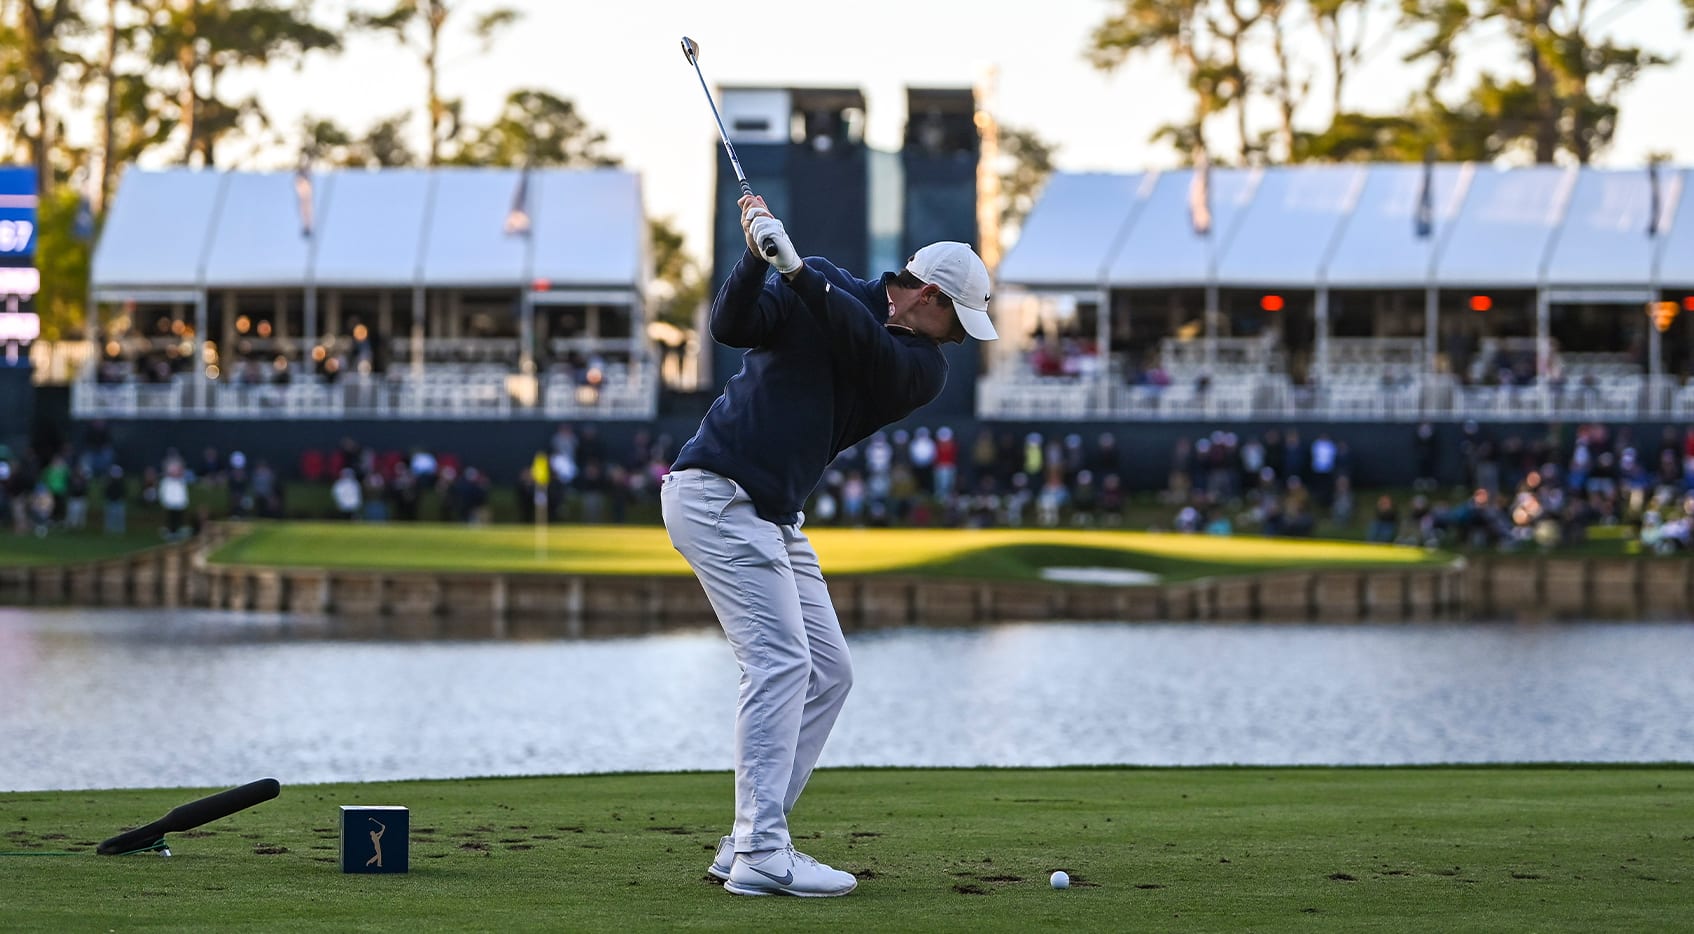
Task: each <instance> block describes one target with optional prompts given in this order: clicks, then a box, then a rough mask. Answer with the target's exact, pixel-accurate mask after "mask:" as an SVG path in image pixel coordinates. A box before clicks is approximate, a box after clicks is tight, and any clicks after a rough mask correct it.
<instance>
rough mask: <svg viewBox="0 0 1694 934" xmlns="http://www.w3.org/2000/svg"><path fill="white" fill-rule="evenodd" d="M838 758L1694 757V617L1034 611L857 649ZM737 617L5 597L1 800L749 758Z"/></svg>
mask: <svg viewBox="0 0 1694 934" xmlns="http://www.w3.org/2000/svg"><path fill="white" fill-rule="evenodd" d="M848 638H849V643H850V645H851V647H852V650H853V653H854V660H855V668H856V672H857V681H856V684H855V686H854V690H853V694H852V696H851V697H850V698H849V700H848V702H847V707H846V710H845V712H844V713H843V714H842V717H841V720H840V723H839V724H838V725H837V727H836V730H835V733H834V735H833V736H832V737H831V738H830V742H829V745H828V746H827V747H826V748H825V750H824V756H823V764H824V765H826V766H831V765H834V766H840V765H912V766H969V765H998V766H1045V765H1060V764H1085V763H1122V764H1137V765H1178V764H1182V765H1188V764H1219V763H1252V764H1402V763H1436V762H1494V761H1612V762H1648V761H1667V760H1675V761H1690V760H1694V718H1691V717H1690V715H1689V711H1690V710H1694V666H1691V665H1690V663H1689V660H1690V659H1694V625H1690V624H1687V623H1683V624H1612V623H1607V624H1571V625H1382V626H1360V625H1347V626H1315V625H1313V626H1307V625H1211V624H1195V623H1183V624H1170V625H1149V624H1101V623H1077V624H1069V623H1031V624H1014V625H996V626H986V627H979V628H970V629H947V630H938V629H906V630H895V631H882V632H874V633H863V634H854V635H850V636H849V637H848ZM736 678H737V672H736V669H735V663H734V659H733V657H732V656H731V654H730V652H729V649H728V646H727V645H726V644H725V643H724V640H723V639H722V637H721V635H719V634H718V633H717V632H716V630H700V631H697V632H688V633H678V634H667V635H653V636H641V637H631V638H616V639H603V640H588V641H534V642H526V641H442V642H411V641H408V642H392V641H369V640H363V641H361V640H359V639H349V638H346V637H345V636H344V635H343V634H340V633H338V632H337V631H336V629H335V624H334V623H333V621H327V620H313V619H305V620H301V619H290V618H286V617H274V616H272V617H266V616H251V615H240V614H225V613H216V612H198V611H195V612H174V613H171V612H164V611H158V612H154V611H134V610H110V611H106V610H64V611H55V610H33V609H32V610H4V609H0V790H13V791H15V790H34V789H71V788H107V787H141V786H218V785H232V784H237V783H240V782H245V781H250V780H252V779H254V778H259V777H263V776H275V777H276V778H278V779H280V780H281V781H282V782H283V783H284V784H290V783H310V782H326V781H367V780H381V779H402V778H446V777H457V776H467V775H531V774H552V773H578V772H600V771H622V770H671V769H713V770H717V769H728V768H730V756H731V743H732V733H731V720H732V718H733V715H734V708H735V689H736Z"/></svg>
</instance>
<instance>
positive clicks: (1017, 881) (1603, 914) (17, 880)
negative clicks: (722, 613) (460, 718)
mask: <svg viewBox="0 0 1694 934" xmlns="http://www.w3.org/2000/svg"><path fill="white" fill-rule="evenodd" d="M199 793H201V792H199V791H198V790H141V791H136V790H130V791H100V792H87V791H68V792H16V793H9V794H0V828H4V833H5V835H6V839H5V844H4V846H5V848H6V849H8V850H10V851H12V852H14V853H49V852H65V853H69V854H70V855H65V856H62V857H58V858H48V857H42V858H27V857H22V856H11V855H8V856H5V857H0V898H3V900H4V904H5V912H4V923H3V925H0V926H3V927H4V928H5V929H6V930H9V931H64V930H120V931H135V930H165V929H168V930H209V931H210V930H216V931H290V930H336V931H417V930H467V931H649V930H652V931H661V930H679V929H682V930H702V931H747V930H770V931H792V930H842V931H990V932H993V931H1008V932H1010V931H1018V932H1022V931H1029V930H1078V931H1141V930H1147V931H1248V930H1251V931H1271V932H1275V931H1301V932H1307V931H1347V932H1353V931H1415V930H1424V931H1441V932H1449V931H1477V932H1501V931H1585V932H1586V931H1608V932H1613V931H1654V932H1660V931H1677V930H1684V931H1686V930H1690V929H1691V927H1694V915H1691V914H1690V911H1689V905H1690V901H1689V898H1688V891H1689V890H1688V885H1689V883H1690V882H1691V881H1694V817H1691V816H1690V809H1689V802H1690V800H1691V794H1694V769H1689V768H1687V767H1681V766H1618V767H1559V766H1529V767H1441V768H1204V769H1162V768H1161V769H1133V768H1099V769H1086V768H1076V769H1018V770H933V769H925V770H904V769H846V770H842V769H828V770H823V771H820V772H819V773H817V775H816V776H814V778H813V780H812V783H811V785H810V786H809V787H808V789H807V792H806V795H805V797H804V798H802V799H801V802H800V805H799V807H798V808H797V809H796V811H795V813H794V815H793V827H794V831H795V834H796V841H795V842H796V844H797V845H798V846H799V847H800V848H801V849H802V850H805V851H806V852H809V853H811V854H813V855H815V856H817V857H819V858H820V859H822V860H823V861H825V862H828V863H831V864H832V865H834V866H836V867H837V868H841V869H846V870H849V871H851V872H854V873H855V874H857V875H858V877H859V879H860V884H859V888H858V891H856V892H854V893H853V894H852V895H849V896H847V897H845V898H838V899H794V898H783V897H767V898H747V897H738V896H734V895H730V894H728V893H726V892H724V891H723V890H722V889H721V887H720V886H719V885H717V884H715V883H714V881H713V880H712V879H710V878H709V877H708V876H707V875H706V873H705V868H706V865H707V864H708V863H709V862H710V861H711V858H712V851H713V848H714V847H715V846H716V844H717V839H718V836H719V835H720V834H722V833H724V832H725V831H726V828H727V824H728V821H729V818H730V801H731V797H732V793H733V791H732V779H731V777H730V776H729V775H728V774H727V773H685V774H647V775H596V776H576V777H535V778H511V779H475V780H459V781H421V782H397V783H373V784H366V785H316V786H295V787H290V786H289V785H287V784H286V782H285V783H284V786H283V792H282V795H281V797H279V798H277V799H276V800H274V801H270V802H266V803H264V804H261V805H259V806H258V807H255V808H253V809H251V810H249V811H246V812H242V813H240V814H237V815H234V816H232V817H229V818H226V819H224V820H221V821H218V822H216V823H213V824H209V825H206V826H204V827H202V828H200V829H199V830H197V831H191V832H187V833H181V834H175V835H172V837H171V838H170V843H171V848H172V850H173V852H174V853H175V854H176V855H174V856H172V857H170V858H168V859H167V858H161V857H156V856H151V855H134V856H123V857H103V856H95V855H92V851H93V847H94V844H95V842H96V841H98V840H100V839H102V838H103V837H105V836H106V835H108V834H111V833H115V832H117V831H118V830H119V829H121V828H123V827H126V826H130V825H134V824H138V823H143V822H145V821H147V820H150V819H152V818H153V817H156V816H158V815H159V814H161V813H163V812H164V811H166V810H168V809H169V808H170V807H171V806H173V805H175V804H178V803H181V802H182V801H184V800H187V799H189V798H191V797H194V796H196V795H197V794H199ZM379 800H380V801H383V802H385V803H393V804H396V805H401V806H405V807H407V808H409V810H410V814H411V816H412V828H411V832H412V839H411V843H412V849H411V872H409V873H407V874H403V875H402V874H392V875H344V874H343V873H342V872H341V871H340V865H339V859H338V853H337V848H338V841H337V837H338V833H339V831H338V828H337V824H336V820H337V814H338V809H339V807H340V806H341V805H344V804H350V803H355V804H356V803H360V802H372V801H379ZM1056 869H1064V870H1066V871H1067V872H1069V873H1070V876H1071V880H1072V882H1071V887H1070V888H1069V889H1067V890H1064V891H1055V890H1053V889H1052V888H1050V887H1049V885H1048V882H1047V878H1048V875H1049V874H1050V873H1051V872H1052V871H1054V870H1056Z"/></svg>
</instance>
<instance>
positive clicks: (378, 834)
mask: <svg viewBox="0 0 1694 934" xmlns="http://www.w3.org/2000/svg"><path fill="white" fill-rule="evenodd" d="M367 819H368V820H369V821H370V822H371V823H373V824H375V825H376V829H375V830H373V831H371V832H370V833H371V849H373V850H375V851H376V853H375V854H374V855H373V856H371V858H370V859H367V860H365V865H366V866H373V865H374V866H375V867H376V868H378V869H381V868H382V835H383V834H385V833H387V832H388V828H387V827H386V826H385V825H384V824H383V823H382V821H379V820H377V819H376V818H374V817H372V818H367Z"/></svg>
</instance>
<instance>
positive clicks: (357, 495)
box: [329, 467, 364, 521]
mask: <svg viewBox="0 0 1694 934" xmlns="http://www.w3.org/2000/svg"><path fill="white" fill-rule="evenodd" d="M329 495H330V498H331V499H332V500H334V502H335V517H336V518H337V519H346V520H349V521H351V520H353V519H357V518H359V510H360V507H362V506H363V505H364V491H363V490H362V489H361V488H360V485H359V477H358V474H357V473H355V472H354V470H353V468H351V467H343V468H341V473H340V475H339V476H337V477H336V478H335V483H334V484H332V485H331V486H330V488H329Z"/></svg>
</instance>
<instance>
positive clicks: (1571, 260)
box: [1547, 169, 1658, 287]
mask: <svg viewBox="0 0 1694 934" xmlns="http://www.w3.org/2000/svg"><path fill="white" fill-rule="evenodd" d="M1651 190H1652V189H1651V185H1650V184H1649V182H1648V180H1647V172H1646V170H1645V169H1637V170H1634V171H1629V172H1583V173H1581V175H1580V176H1579V177H1578V178H1577V180H1576V189H1575V190H1574V191H1572V192H1571V197H1570V207H1569V208H1568V209H1567V210H1566V211H1565V222H1564V224H1563V225H1561V226H1560V228H1559V231H1558V234H1557V237H1556V238H1555V240H1554V242H1553V249H1552V251H1551V252H1550V253H1549V254H1548V257H1547V282H1548V284H1549V285H1555V286H1566V287H1570V286H1585V285H1596V284H1600V285H1604V284H1612V283H1613V282H1614V279H1613V278H1612V277H1618V278H1617V279H1616V280H1615V281H1616V282H1619V283H1637V282H1645V281H1647V279H1648V278H1649V277H1650V276H1651V275H1652V271H1653V269H1652V267H1653V252H1654V248H1655V247H1656V246H1657V245H1658V244H1657V243H1655V242H1654V241H1653V239H1652V238H1650V237H1648V236H1647V214H1648V210H1649V204H1650V202H1651V201H1652V196H1651Z"/></svg>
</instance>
